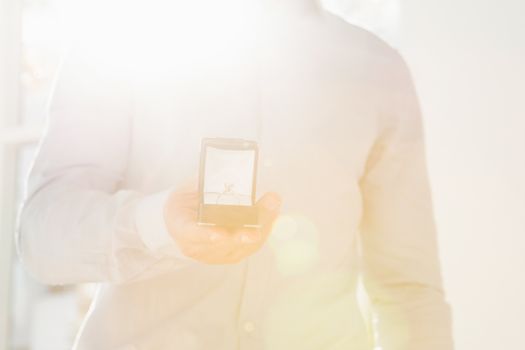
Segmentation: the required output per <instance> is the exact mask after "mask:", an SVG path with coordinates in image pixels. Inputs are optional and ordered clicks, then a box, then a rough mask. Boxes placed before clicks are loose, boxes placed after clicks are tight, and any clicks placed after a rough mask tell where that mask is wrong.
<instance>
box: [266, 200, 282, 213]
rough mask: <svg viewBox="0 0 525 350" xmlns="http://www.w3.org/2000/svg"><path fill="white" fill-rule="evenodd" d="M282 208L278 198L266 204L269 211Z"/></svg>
mask: <svg viewBox="0 0 525 350" xmlns="http://www.w3.org/2000/svg"><path fill="white" fill-rule="evenodd" d="M280 206H281V200H280V199H279V198H277V197H270V198H268V200H267V201H266V203H265V207H266V208H268V209H269V210H275V209H277V208H279V207H280Z"/></svg>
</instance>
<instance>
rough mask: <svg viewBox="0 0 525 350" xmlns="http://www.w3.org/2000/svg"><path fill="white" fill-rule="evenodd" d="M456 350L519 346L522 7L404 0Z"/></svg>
mask: <svg viewBox="0 0 525 350" xmlns="http://www.w3.org/2000/svg"><path fill="white" fill-rule="evenodd" d="M400 13H401V15H402V18H401V20H400V25H401V28H400V32H399V47H400V50H401V52H402V53H403V54H404V55H405V57H406V59H407V61H408V62H409V64H410V66H411V68H412V72H413V75H414V79H415V81H416V85H417V87H418V90H419V95H420V98H421V102H422V107H423V111H424V114H425V117H426V131H427V145H428V153H429V168H430V172H431V180H432V185H433V191H434V200H435V206H436V216H437V221H438V225H439V229H440V235H441V236H440V242H441V256H442V260H443V268H444V277H445V283H446V288H447V290H448V294H449V299H450V300H451V302H452V306H453V308H454V316H455V333H456V344H457V349H459V350H471V349H476V350H494V349H525V334H524V333H525V1H523V0H499V1H497V2H496V1H479V0H423V1H422V0H401V11H400Z"/></svg>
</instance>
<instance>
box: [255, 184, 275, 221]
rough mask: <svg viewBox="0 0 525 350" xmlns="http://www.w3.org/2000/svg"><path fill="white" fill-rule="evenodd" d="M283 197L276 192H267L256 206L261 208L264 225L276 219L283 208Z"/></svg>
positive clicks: (260, 215) (260, 214) (260, 213)
mask: <svg viewBox="0 0 525 350" xmlns="http://www.w3.org/2000/svg"><path fill="white" fill-rule="evenodd" d="M281 203H282V200H281V197H280V196H279V195H278V194H277V193H275V192H267V193H265V194H264V195H263V196H262V197H261V198H260V199H259V200H258V201H257V203H255V206H256V207H257V208H258V210H259V217H260V218H259V221H260V223H261V225H262V226H264V225H265V224H267V223H269V222H272V221H273V220H275V218H276V217H277V215H279V211H280V210H281Z"/></svg>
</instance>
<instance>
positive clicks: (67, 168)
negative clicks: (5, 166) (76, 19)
mask: <svg viewBox="0 0 525 350" xmlns="http://www.w3.org/2000/svg"><path fill="white" fill-rule="evenodd" d="M132 90H133V88H132V83H131V81H130V80H129V79H128V75H127V74H126V71H125V69H124V66H123V65H121V64H118V62H117V63H115V64H112V63H111V62H109V61H104V60H102V61H100V60H99V58H97V57H94V56H90V54H89V53H86V52H82V54H80V53H79V52H75V51H74V52H72V53H71V54H70V57H68V59H67V60H65V63H64V64H63V66H62V68H61V73H60V75H59V79H58V80H57V83H56V86H55V88H54V93H53V98H52V100H51V105H50V108H49V117H48V124H47V129H46V133H45V136H44V138H43V140H42V141H41V143H40V144H39V147H38V151H37V156H36V158H35V160H34V163H33V165H32V167H31V171H30V174H29V178H28V182H27V193H26V194H25V196H24V201H23V203H22V207H21V210H20V212H19V217H18V230H17V245H18V251H19V254H20V256H21V258H22V261H23V262H24V264H25V265H26V267H27V268H28V269H29V270H30V271H31V272H32V274H33V275H34V276H35V277H36V278H37V279H39V280H41V281H43V282H45V283H49V284H68V283H80V282H102V281H111V282H116V283H122V282H127V281H133V280H136V279H143V278H149V277H152V276H154V275H157V274H159V273H164V272H167V271H170V270H173V269H177V268H182V267H184V266H186V265H188V264H191V263H193V262H194V260H192V259H191V258H189V257H186V256H185V255H183V254H182V253H181V251H180V249H179V248H178V246H177V244H176V242H175V240H173V239H172V238H171V236H170V235H169V233H168V231H167V228H166V226H165V221H164V217H163V213H164V211H163V207H164V203H165V201H166V200H167V196H168V195H169V193H170V189H166V190H165V191H162V192H161V193H153V194H149V193H141V192H139V191H137V190H134V189H129V188H125V187H124V186H123V183H124V180H125V172H126V167H127V162H128V156H129V148H130V144H131V140H130V138H131V128H132V120H133V118H132V115H133V93H132Z"/></svg>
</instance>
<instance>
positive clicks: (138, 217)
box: [135, 189, 193, 260]
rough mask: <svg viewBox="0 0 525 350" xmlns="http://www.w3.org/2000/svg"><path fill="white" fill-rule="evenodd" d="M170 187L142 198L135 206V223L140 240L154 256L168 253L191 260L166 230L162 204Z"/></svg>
mask: <svg viewBox="0 0 525 350" xmlns="http://www.w3.org/2000/svg"><path fill="white" fill-rule="evenodd" d="M171 193H172V189H169V190H166V191H162V192H158V193H155V194H152V195H149V196H146V197H144V198H142V199H141V200H140V201H139V202H138V203H137V207H136V213H135V223H136V225H137V231H138V234H139V236H140V238H141V239H142V242H143V243H144V244H145V245H146V247H148V248H149V250H150V251H151V252H152V253H153V254H154V255H156V256H158V257H162V256H166V255H169V256H171V257H175V258H179V259H182V260H193V259H192V258H190V257H188V256H186V255H184V254H183V253H182V251H181V250H180V248H179V246H178V244H177V242H176V241H175V239H173V237H172V236H171V234H170V233H169V231H168V228H167V226H166V220H165V219H164V206H165V204H166V202H167V201H168V198H169V196H170V194H171Z"/></svg>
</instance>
